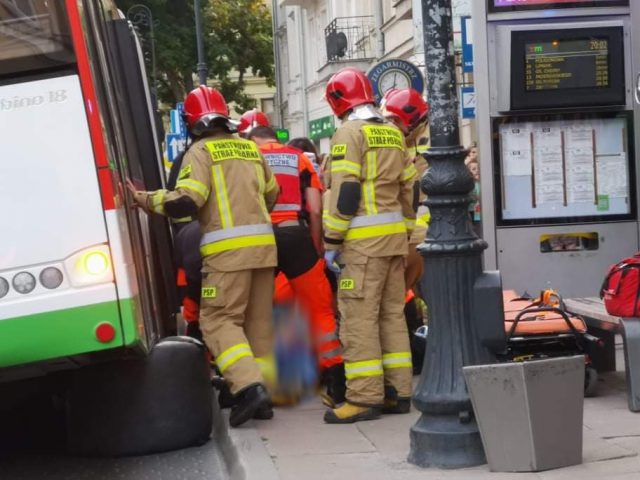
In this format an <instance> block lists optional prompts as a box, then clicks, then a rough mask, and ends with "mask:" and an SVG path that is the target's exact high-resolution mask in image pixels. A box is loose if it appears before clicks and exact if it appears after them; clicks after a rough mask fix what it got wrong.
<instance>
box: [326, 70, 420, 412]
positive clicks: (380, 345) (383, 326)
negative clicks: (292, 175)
mask: <svg viewBox="0 0 640 480" xmlns="http://www.w3.org/2000/svg"><path fill="white" fill-rule="evenodd" d="M326 98H327V101H328V102H329V105H330V106H331V108H332V109H333V111H334V113H335V114H336V115H337V116H338V117H339V118H340V119H341V120H342V125H341V127H340V128H338V130H337V131H336V133H335V134H334V136H333V138H332V141H331V145H332V147H331V194H330V196H329V205H328V207H329V208H328V212H327V214H326V216H325V219H324V220H325V221H324V227H325V238H324V242H325V249H326V253H325V260H326V261H327V265H329V266H331V268H333V269H334V271H338V270H339V267H338V266H337V264H336V262H337V261H339V263H340V264H341V265H344V267H343V269H342V270H341V272H340V279H339V282H338V306H339V309H340V312H341V314H342V320H341V324H340V340H341V341H342V343H343V346H344V362H345V374H346V378H347V395H346V398H347V401H346V402H345V403H344V404H343V405H341V406H339V407H337V408H335V409H332V410H328V411H327V412H326V414H325V417H324V419H325V421H326V422H327V423H352V422H356V421H359V420H370V419H374V418H377V417H378V416H380V414H381V413H406V412H408V411H409V406H410V397H411V377H412V364H411V353H410V349H409V338H408V335H407V327H406V324H405V319H404V315H403V307H404V298H405V288H404V269H405V265H404V262H405V257H406V255H407V248H408V244H407V238H408V235H410V233H411V230H412V228H413V225H414V223H415V210H414V197H415V196H416V189H415V184H416V176H417V174H416V170H415V167H414V166H413V163H411V162H410V161H408V159H407V154H406V147H405V140H404V136H403V134H402V132H401V131H400V130H398V129H397V128H396V127H395V126H393V125H391V124H388V123H386V122H385V121H384V119H383V117H382V115H381V114H380V112H379V111H378V110H377V109H376V108H375V107H374V98H373V94H372V90H371V85H370V83H369V80H368V79H367V77H366V76H365V75H364V74H363V73H362V72H361V71H359V70H357V69H352V68H346V69H344V70H341V71H340V72H338V73H337V74H335V75H334V76H333V77H332V78H331V79H330V80H329V83H328V84H327V92H326Z"/></svg>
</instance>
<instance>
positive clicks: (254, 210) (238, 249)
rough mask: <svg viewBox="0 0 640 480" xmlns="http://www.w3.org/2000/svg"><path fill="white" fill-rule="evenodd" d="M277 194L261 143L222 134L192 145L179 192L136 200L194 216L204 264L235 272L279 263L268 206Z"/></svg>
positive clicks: (172, 213)
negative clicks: (263, 155) (199, 236)
mask: <svg viewBox="0 0 640 480" xmlns="http://www.w3.org/2000/svg"><path fill="white" fill-rule="evenodd" d="M278 192H279V187H278V183H277V182H276V179H275V177H274V175H273V174H272V173H271V170H270V169H269V167H268V166H267V164H266V163H265V161H264V158H263V157H262V155H261V154H260V152H259V151H258V147H257V146H256V145H255V144H254V143H253V142H250V141H248V140H242V139H239V138H236V137H234V136H233V135H231V134H226V133H219V134H215V135H212V136H209V137H206V138H203V139H200V140H198V141H197V142H195V143H194V144H193V145H192V146H191V148H190V149H189V150H188V152H187V153H186V154H185V157H184V161H183V166H182V168H181V169H180V174H179V175H178V181H177V182H176V188H175V191H172V192H170V191H167V190H158V191H155V192H138V193H137V194H136V202H137V203H139V204H140V205H142V206H143V207H144V208H146V209H147V210H149V211H152V212H155V213H159V214H163V215H167V216H170V217H174V218H180V217H185V216H188V215H193V214H196V215H197V218H198V221H199V222H200V226H201V228H202V234H203V235H202V240H201V242H200V253H201V254H202V256H203V268H205V269H207V268H212V269H215V270H218V271H223V272H232V271H239V270H247V269H254V268H265V267H274V266H275V265H276V264H277V259H276V246H275V238H274V235H273V229H272V226H271V219H270V217H269V210H270V209H271V208H272V207H273V205H274V204H275V201H276V198H277V196H278Z"/></svg>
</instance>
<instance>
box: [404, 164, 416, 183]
mask: <svg viewBox="0 0 640 480" xmlns="http://www.w3.org/2000/svg"><path fill="white" fill-rule="evenodd" d="M416 175H418V171H417V170H416V167H415V166H414V165H413V163H410V164H409V166H408V167H406V168H405V169H404V170H403V171H402V181H403V182H408V181H409V180H411V179H412V178H413V177H415V176H416Z"/></svg>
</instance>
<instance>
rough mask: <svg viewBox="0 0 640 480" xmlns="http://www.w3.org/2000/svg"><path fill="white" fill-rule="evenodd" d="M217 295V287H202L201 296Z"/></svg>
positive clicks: (212, 296)
mask: <svg viewBox="0 0 640 480" xmlns="http://www.w3.org/2000/svg"><path fill="white" fill-rule="evenodd" d="M217 296H218V289H217V288H216V287H203V288H202V298H216V297H217Z"/></svg>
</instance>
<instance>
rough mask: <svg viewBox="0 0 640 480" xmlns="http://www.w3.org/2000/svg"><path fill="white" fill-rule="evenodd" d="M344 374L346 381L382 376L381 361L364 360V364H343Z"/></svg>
mask: <svg viewBox="0 0 640 480" xmlns="http://www.w3.org/2000/svg"><path fill="white" fill-rule="evenodd" d="M344 372H345V376H346V377H347V380H352V379H354V378H363V377H375V376H377V375H384V371H383V370H382V360H366V361H364V362H353V363H348V362H344Z"/></svg>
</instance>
